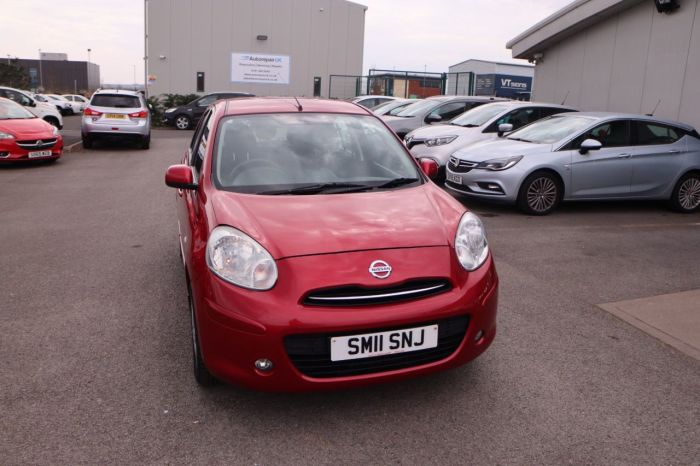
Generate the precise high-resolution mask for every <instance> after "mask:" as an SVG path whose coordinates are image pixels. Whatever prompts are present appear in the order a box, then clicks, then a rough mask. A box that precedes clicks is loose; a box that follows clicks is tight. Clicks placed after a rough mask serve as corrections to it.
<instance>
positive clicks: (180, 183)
mask: <svg viewBox="0 0 700 466" xmlns="http://www.w3.org/2000/svg"><path fill="white" fill-rule="evenodd" d="M165 184H166V185H168V186H170V187H171V188H178V189H197V184H196V183H195V182H194V176H193V175H192V169H191V168H190V167H189V166H187V165H171V166H169V167H168V170H167V171H166V172H165Z"/></svg>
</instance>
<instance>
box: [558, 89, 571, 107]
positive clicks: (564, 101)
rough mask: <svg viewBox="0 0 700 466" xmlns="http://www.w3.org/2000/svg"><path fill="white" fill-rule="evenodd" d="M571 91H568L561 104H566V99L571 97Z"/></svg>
mask: <svg viewBox="0 0 700 466" xmlns="http://www.w3.org/2000/svg"><path fill="white" fill-rule="evenodd" d="M569 92H570V91H566V95H565V96H564V100H562V101H561V104H559V105H564V104H565V103H566V99H568V98H569Z"/></svg>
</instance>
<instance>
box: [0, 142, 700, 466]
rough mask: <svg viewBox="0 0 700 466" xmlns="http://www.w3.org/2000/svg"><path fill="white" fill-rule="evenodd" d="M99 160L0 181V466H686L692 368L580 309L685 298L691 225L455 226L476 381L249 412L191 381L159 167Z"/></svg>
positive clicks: (512, 218) (484, 212) (617, 220)
mask: <svg viewBox="0 0 700 466" xmlns="http://www.w3.org/2000/svg"><path fill="white" fill-rule="evenodd" d="M158 135H159V137H155V138H154V140H153V141H152V146H151V150H149V151H143V150H138V149H134V148H131V147H129V146H121V147H118V148H106V147H98V148H97V149H95V150H91V151H79V152H75V153H71V154H66V155H65V156H64V157H63V158H62V159H61V160H60V161H58V162H57V163H55V164H53V165H43V164H38V165H32V166H26V167H14V168H6V167H2V168H0V199H1V200H2V202H0V238H2V240H1V241H0V277H2V284H1V285H0V354H1V355H2V356H1V357H0V413H1V415H0V463H2V464H12V465H14V464H111V463H115V464H135V463H157V464H163V463H172V464H251V465H252V464H357V463H363V464H390V463H400V464H554V465H561V464H630V465H642V464H678V465H691V464H696V465H697V464H700V442H699V441H698V439H700V362H698V361H697V360H695V359H692V358H691V357H689V356H687V355H685V354H683V353H680V352H678V351H676V350H675V349H673V348H671V347H669V346H667V345H665V344H663V343H661V342H660V341H658V340H656V339H655V338H653V337H651V336H649V335H647V334H646V333H643V332H642V331H640V330H638V329H636V328H634V327H632V326H630V325H629V324H627V323H625V322H623V321H621V320H619V319H617V318H616V317H614V316H612V315H611V314H608V313H607V312H605V311H603V310H601V309H600V308H598V307H596V304H599V303H607V302H614V301H620V300H624V299H633V298H639V297H647V296H653V295H658V294H663V293H673V292H677V291H684V290H691V289H698V288H700V273H698V271H699V268H698V260H699V259H700V241H699V239H700V215H697V214H696V215H680V214H674V213H671V212H669V211H667V210H666V208H665V206H664V205H663V204H660V203H637V204H630V203H615V204H585V205H583V204H582V205H574V204H572V205H565V206H563V207H562V208H561V210H560V211H558V212H557V213H555V214H553V215H551V216H548V217H544V218H535V217H528V216H524V215H521V214H519V213H517V212H515V211H514V210H512V209H510V208H507V207H495V206H490V205H486V204H473V203H469V204H470V206H471V207H472V208H473V209H474V210H475V211H476V212H477V213H479V214H480V215H481V216H482V218H483V220H484V222H485V224H486V227H487V229H488V231H489V239H490V244H491V247H492V250H493V253H494V256H495V259H496V262H497V266H498V269H499V273H500V278H501V290H500V307H499V319H498V321H499V329H498V335H497V337H496V340H495V342H494V344H493V345H492V346H491V348H489V350H488V351H487V352H486V353H484V354H483V355H482V356H481V357H479V358H478V359H477V360H475V361H474V362H473V363H471V364H469V365H467V366H464V367H461V368H459V369H455V370H451V371H448V372H444V373H441V374H437V375H434V376H429V377H424V378H419V379H413V380H410V381H407V382H402V383H395V384H388V385H380V386H374V387H371V388H365V389H359V390H352V391H342V392H333V393H314V394H301V395H285V394H267V393H256V392H251V391H247V390H243V389H240V388H237V387H232V386H227V385H219V386H217V387H215V388H213V389H209V390H204V389H201V388H199V387H198V386H197V385H196V383H195V381H194V379H193V377H192V374H191V350H190V334H189V322H188V314H187V307H186V295H185V286H184V278H183V272H182V266H181V263H180V262H179V257H178V244H177V226H176V220H175V215H174V197H175V194H174V192H173V191H172V190H171V189H168V188H166V187H165V186H164V183H163V174H164V172H165V169H166V167H167V166H168V165H170V164H173V163H177V162H178V161H179V159H180V157H181V156H182V154H183V151H184V148H185V145H186V143H187V139H186V138H188V137H189V136H190V135H191V133H190V132H183V133H180V132H172V131H171V132H162V133H161V132H159V133H158Z"/></svg>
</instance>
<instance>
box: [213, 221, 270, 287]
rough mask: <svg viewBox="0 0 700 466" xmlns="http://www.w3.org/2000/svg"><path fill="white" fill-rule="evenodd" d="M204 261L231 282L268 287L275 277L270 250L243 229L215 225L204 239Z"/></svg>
mask: <svg viewBox="0 0 700 466" xmlns="http://www.w3.org/2000/svg"><path fill="white" fill-rule="evenodd" d="M207 265H208V266H209V268H210V269H211V271H212V272H214V273H215V274H216V275H218V276H219V277H221V278H222V279H224V280H226V281H227V282H230V283H233V284H234V285H238V286H242V287H243V288H250V289H253V290H269V289H270V288H272V287H273V286H275V282H276V281H277V265H275V260H274V259H273V258H272V256H271V255H270V253H269V252H267V251H266V250H265V248H263V247H262V246H261V245H260V244H259V243H258V242H257V241H255V240H254V239H253V238H251V237H250V236H248V235H246V234H245V233H243V232H241V231H238V230H236V229H235V228H232V227H228V226H218V227H216V228H215V229H214V231H212V233H211V236H209V241H207Z"/></svg>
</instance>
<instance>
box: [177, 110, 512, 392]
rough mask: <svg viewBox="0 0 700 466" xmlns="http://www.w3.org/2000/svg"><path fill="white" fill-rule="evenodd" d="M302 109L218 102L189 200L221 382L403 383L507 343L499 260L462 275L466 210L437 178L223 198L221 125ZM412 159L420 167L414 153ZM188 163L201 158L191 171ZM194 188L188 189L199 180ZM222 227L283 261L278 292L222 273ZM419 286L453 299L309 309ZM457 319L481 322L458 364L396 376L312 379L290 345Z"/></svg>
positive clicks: (463, 343) (187, 213)
mask: <svg viewBox="0 0 700 466" xmlns="http://www.w3.org/2000/svg"><path fill="white" fill-rule="evenodd" d="M300 102H301V104H302V105H303V112H309V113H336V114H359V115H368V116H370V117H371V118H376V117H374V116H372V114H371V113H370V112H368V111H366V110H364V109H362V108H361V107H359V106H355V105H353V104H350V103H346V102H339V101H324V100H310V99H300ZM298 111H299V110H298V107H297V105H296V102H295V101H294V99H261V98H256V99H244V100H240V99H239V100H237V101H236V102H234V101H220V102H218V103H216V104H215V105H214V106H213V107H212V109H211V112H212V114H211V118H212V119H214V122H213V128H214V129H213V131H212V133H211V135H210V141H213V143H209V144H208V145H207V153H206V156H205V159H204V161H203V165H202V167H201V176H200V177H199V180H198V185H197V186H196V187H195V188H194V189H178V190H177V194H176V200H177V213H178V224H179V236H180V244H181V249H182V253H183V262H184V265H185V270H186V276H187V280H188V283H189V287H190V289H191V295H192V300H193V304H194V309H195V315H196V322H197V327H198V332H199V343H200V347H201V353H202V356H203V360H204V363H205V365H206V367H207V369H208V370H209V372H211V373H212V374H213V375H214V376H216V377H217V378H219V379H221V380H224V381H227V382H230V383H233V384H242V385H245V386H247V387H250V388H254V389H259V390H265V391H309V390H319V389H337V388H347V387H354V386H361V385H367V384H370V383H375V382H386V381H392V380H400V379H404V378H408V377H412V376H416V375H420V374H427V373H431V372H435V371H438V370H443V369H447V368H451V367H455V366H458V365H461V364H464V363H466V362H468V361H470V360H472V359H474V358H475V357H477V356H478V355H479V354H481V353H482V352H483V351H484V350H485V349H486V348H487V347H488V346H489V345H490V343H491V342H492V341H493V339H494V336H495V333H496V308H497V294H498V293H497V289H498V277H497V274H496V270H495V266H494V263H493V260H492V257H491V255H490V253H489V256H488V258H487V259H486V261H485V262H484V263H483V265H481V266H480V267H479V268H477V269H476V270H474V271H472V272H467V271H466V270H465V269H464V268H463V267H462V266H461V265H460V263H459V260H458V259H457V256H456V254H455V250H454V241H455V233H456V230H457V226H458V224H459V221H460V218H461V217H462V215H463V214H464V212H465V208H464V207H463V206H462V205H461V204H460V203H459V202H457V201H456V200H455V199H453V198H452V197H451V196H450V195H449V194H447V193H445V192H444V191H443V190H442V189H440V188H439V187H437V186H436V185H435V184H433V183H431V182H429V181H428V180H426V181H427V182H425V183H423V184H420V185H418V186H415V187H408V188H402V189H394V190H387V191H372V192H358V193H345V194H330V195H303V196H268V195H257V194H240V193H234V192H228V191H221V190H218V189H217V188H216V186H215V185H214V182H213V179H212V166H211V164H212V160H213V153H214V150H215V147H216V145H217V141H216V140H215V139H214V135H215V134H216V127H217V126H218V124H219V122H220V120H221V119H222V118H223V117H226V116H229V115H246V114H259V113H296V112H298ZM202 121H204V119H203V120H202ZM379 121H381V120H379ZM387 131H390V130H389V129H388V128H387ZM196 134H197V133H196ZM195 137H196V136H195ZM404 152H405V155H406V157H408V158H409V159H411V160H413V158H412V157H411V156H410V154H409V153H408V151H407V150H405V148H404ZM188 155H189V150H188V154H186V155H185V157H184V159H183V162H184V163H187V160H188V158H189V157H188ZM413 163H416V162H413ZM173 168H175V170H172V171H173V173H176V172H177V176H180V175H181V174H182V173H181V170H178V168H181V167H171V169H173ZM169 172H170V170H169ZM187 175H189V173H188V174H187ZM184 178H188V177H187V176H186V177H184ZM184 178H183V179H182V182H183V186H184V184H186V183H189V182H191V179H188V180H185V179H184ZM219 225H229V226H232V227H234V228H236V229H238V230H240V231H242V232H244V233H246V234H247V235H249V236H250V237H252V238H253V239H254V240H256V241H257V242H258V243H260V244H261V245H262V246H263V247H264V248H265V249H267V251H268V252H269V253H270V254H271V255H272V257H273V258H274V259H275V262H276V265H277V270H278V279H277V282H276V284H275V285H274V287H273V288H272V289H270V290H267V291H255V290H249V289H245V288H242V287H239V286H236V285H233V284H231V283H228V282H226V281H224V280H222V279H221V278H219V277H218V276H216V275H215V274H214V273H213V272H212V271H210V269H209V267H208V266H207V263H206V259H205V255H206V245H207V240H208V238H209V235H210V233H211V232H212V230H213V229H214V228H215V227H217V226H219ZM375 260H383V261H385V262H387V263H389V264H391V267H392V273H391V275H390V276H389V277H388V278H386V279H384V280H378V279H377V278H375V277H373V276H372V275H370V273H368V267H369V265H370V264H371V263H372V262H373V261H375ZM416 278H431V279H434V278H443V279H446V280H448V281H449V283H450V284H451V289H450V290H449V291H446V292H443V293H441V294H437V295H434V296H429V297H424V298H420V299H414V300H408V301H401V302H397V303H389V304H380V305H367V306H360V307H322V306H309V305H308V304H305V303H304V297H305V296H306V295H307V294H308V293H309V292H310V291H311V290H319V289H334V288H337V287H343V286H347V285H359V286H363V287H367V288H369V289H372V288H377V287H382V288H383V287H390V286H392V285H400V284H403V283H406V282H407V281H410V280H413V279H416ZM454 316H468V317H469V323H468V326H467V328H466V332H465V333H464V334H463V337H462V336H460V342H459V344H458V346H457V347H456V349H455V350H454V351H453V352H452V353H451V354H448V355H447V356H446V357H444V358H442V359H439V360H437V361H432V362H429V363H425V364H417V365H413V366H410V367H403V368H399V369H394V370H390V371H378V372H372V373H366V374H361V375H350V376H338V377H323V378H321V377H312V376H308V375H304V374H303V373H302V372H301V371H300V370H299V369H298V368H297V366H296V365H295V364H294V363H293V362H292V360H291V359H290V356H289V355H288V353H287V350H286V349H285V337H288V336H290V335H314V334H323V335H331V336H333V335H349V334H353V332H355V333H358V334H362V333H373V332H375V331H384V330H391V329H395V328H406V327H419V326H421V325H422V324H427V323H433V322H435V321H440V320H441V319H445V318H449V317H454ZM260 358H265V359H269V360H270V361H272V362H273V364H274V367H273V369H272V370H271V371H269V372H261V371H259V370H258V369H256V368H255V367H254V363H255V361H256V360H258V359H260ZM368 359H369V358H368Z"/></svg>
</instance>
